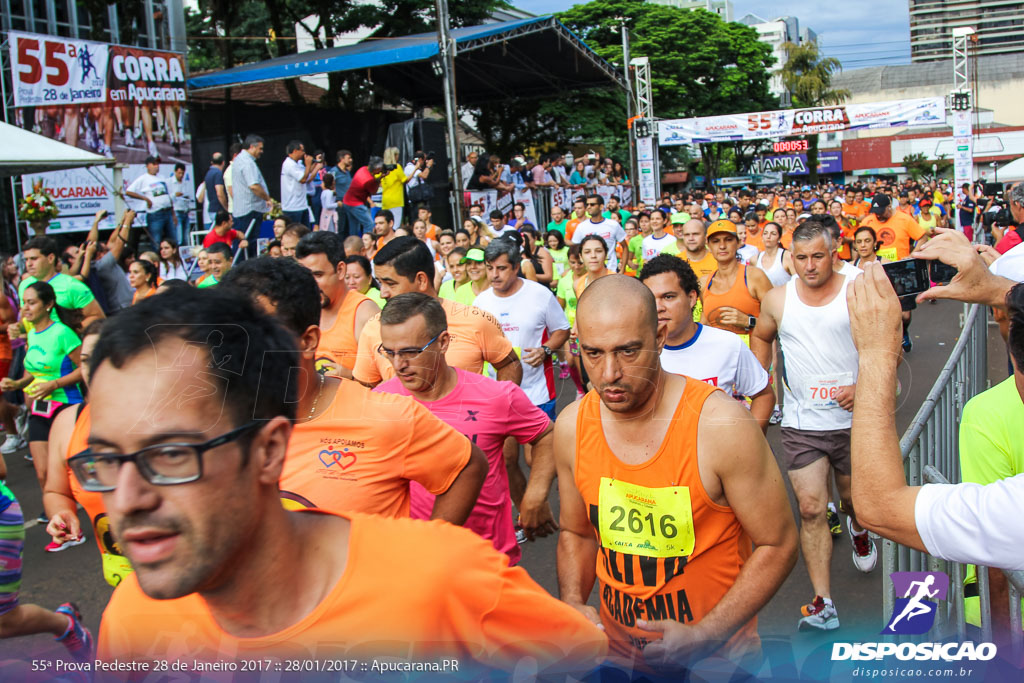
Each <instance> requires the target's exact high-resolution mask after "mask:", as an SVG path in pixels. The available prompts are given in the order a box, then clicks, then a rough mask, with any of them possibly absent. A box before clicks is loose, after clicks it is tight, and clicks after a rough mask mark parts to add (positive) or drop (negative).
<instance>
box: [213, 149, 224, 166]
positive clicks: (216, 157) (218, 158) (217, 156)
mask: <svg viewBox="0 0 1024 683" xmlns="http://www.w3.org/2000/svg"><path fill="white" fill-rule="evenodd" d="M223 163H224V155H223V154H221V153H220V152H214V153H213V156H212V157H210V165H211V166H220V165H221V164H223Z"/></svg>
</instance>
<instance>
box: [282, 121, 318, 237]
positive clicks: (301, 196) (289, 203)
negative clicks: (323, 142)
mask: <svg viewBox="0 0 1024 683" xmlns="http://www.w3.org/2000/svg"><path fill="white" fill-rule="evenodd" d="M285 154H286V155H287V156H285V158H284V162H282V163H281V212H282V213H283V214H284V217H285V218H287V219H288V222H289V223H301V224H302V225H305V226H307V227H308V226H309V204H308V203H307V200H306V183H307V182H309V180H310V178H313V177H314V176H315V175H316V173H317V171H319V170H320V168H321V166H319V165H318V164H316V163H315V162H314V161H313V157H311V156H309V155H308V154H306V148H305V147H303V146H302V143H301V142H299V141H298V140H292V141H291V142H289V143H288V145H287V147H285ZM303 161H304V162H303Z"/></svg>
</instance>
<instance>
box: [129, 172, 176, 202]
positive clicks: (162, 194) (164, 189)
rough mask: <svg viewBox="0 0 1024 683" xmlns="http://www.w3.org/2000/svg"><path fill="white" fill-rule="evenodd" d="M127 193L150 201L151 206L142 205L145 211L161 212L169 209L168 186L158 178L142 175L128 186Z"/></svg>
mask: <svg viewBox="0 0 1024 683" xmlns="http://www.w3.org/2000/svg"><path fill="white" fill-rule="evenodd" d="M128 192H134V193H135V194H141V195H142V196H143V197H148V198H149V199H150V200H152V202H153V206H145V205H143V207H142V208H143V210H145V211H162V210H163V209H169V208H171V190H170V184H169V183H168V182H167V180H166V179H165V178H161V177H160V176H155V175H150V174H148V173H143V174H142V175H140V176H139V177H138V178H136V179H135V180H133V181H132V184H131V185H129V186H128Z"/></svg>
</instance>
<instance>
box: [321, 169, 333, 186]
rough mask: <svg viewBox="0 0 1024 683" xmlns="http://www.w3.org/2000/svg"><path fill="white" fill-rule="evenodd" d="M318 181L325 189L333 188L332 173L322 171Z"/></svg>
mask: <svg viewBox="0 0 1024 683" xmlns="http://www.w3.org/2000/svg"><path fill="white" fill-rule="evenodd" d="M320 183H321V184H322V185H323V186H324V189H325V190H333V189H334V174H333V173H324V175H323V178H321V179H320Z"/></svg>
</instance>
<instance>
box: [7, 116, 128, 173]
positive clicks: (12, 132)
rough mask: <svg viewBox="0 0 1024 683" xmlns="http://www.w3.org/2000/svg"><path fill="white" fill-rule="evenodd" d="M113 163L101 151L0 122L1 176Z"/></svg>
mask: <svg viewBox="0 0 1024 683" xmlns="http://www.w3.org/2000/svg"><path fill="white" fill-rule="evenodd" d="M113 163H114V160H113V159H108V158H107V157H104V156H100V155H99V154H93V153H92V152H86V151H85V150H84V149H79V148H77V147H72V146H71V145H65V144H64V143H63V142H57V141H56V140H51V139H50V138H47V137H43V136H42V135H36V134H35V133H33V132H31V131H27V130H24V129H21V128H18V127H17V126H12V125H10V124H7V123H0V178H6V177H8V176H15V175H24V174H26V173H42V172H44V171H59V170H61V169H65V168H81V167H82V166H108V165H111V164H113Z"/></svg>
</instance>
